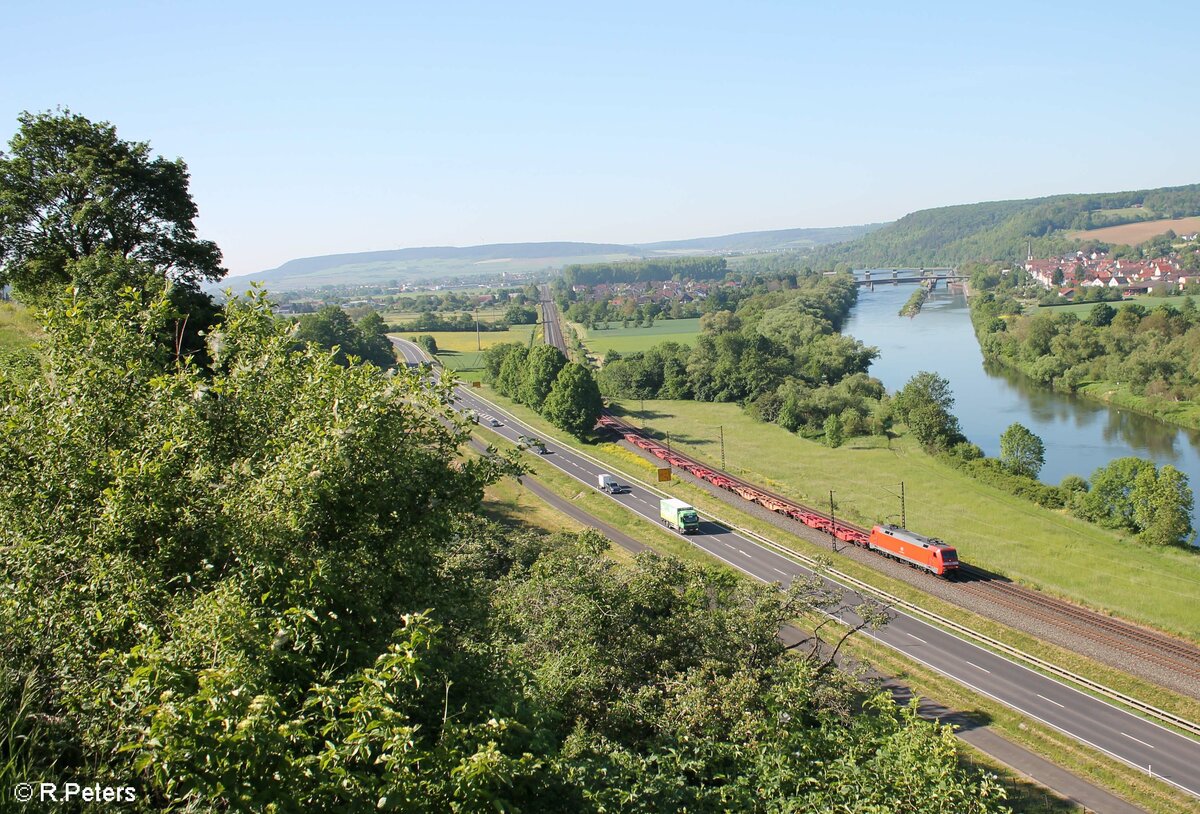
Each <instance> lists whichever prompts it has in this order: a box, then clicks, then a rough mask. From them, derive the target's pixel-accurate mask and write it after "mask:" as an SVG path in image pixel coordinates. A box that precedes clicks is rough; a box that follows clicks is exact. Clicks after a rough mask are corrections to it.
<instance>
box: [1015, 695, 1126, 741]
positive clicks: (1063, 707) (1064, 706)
mask: <svg viewBox="0 0 1200 814" xmlns="http://www.w3.org/2000/svg"><path fill="white" fill-rule="evenodd" d="M1034 695H1036V696H1037V697H1038V698H1040V699H1042V700H1043V701H1049V702H1050V703H1051V704H1054V706H1056V707H1061V708H1062V709H1066V708H1067V707H1066V705H1065V704H1060V703H1058V702H1057V701H1055V700H1054V699H1053V698H1047V697H1046V696H1044V695H1042V694H1041V693H1040V692H1035V693H1034ZM1122 734H1124V733H1122Z"/></svg>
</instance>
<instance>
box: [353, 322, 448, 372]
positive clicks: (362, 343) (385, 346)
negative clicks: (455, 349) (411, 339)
mask: <svg viewBox="0 0 1200 814" xmlns="http://www.w3.org/2000/svg"><path fill="white" fill-rule="evenodd" d="M355 327H356V328H357V329H358V351H357V353H358V356H359V358H361V359H362V360H363V361H364V362H370V363H371V364H373V365H375V366H376V367H380V368H383V369H384V370H387V369H388V368H392V367H395V366H396V346H395V345H393V344H392V340H391V339H388V335H387V330H388V326H387V323H386V322H384V321H383V317H381V316H380V315H379V313H378V312H376V311H372V312H371V313H369V314H367V315H366V316H365V317H363V318H362V319H360V320H359V321H358V323H357V324H356V325H355ZM429 338H430V339H433V337H432V336H431V337H429ZM433 353H437V345H436V344H435V345H434V350H433Z"/></svg>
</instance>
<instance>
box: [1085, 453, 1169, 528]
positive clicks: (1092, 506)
mask: <svg viewBox="0 0 1200 814" xmlns="http://www.w3.org/2000/svg"><path fill="white" fill-rule="evenodd" d="M1147 470H1149V471H1150V472H1151V473H1153V471H1154V462H1153V461H1147V460H1145V459H1143V458H1135V457H1133V456H1127V457H1124V458H1116V459H1115V460H1112V461H1109V462H1108V463H1107V464H1106V465H1104V466H1102V467H1100V468H1099V469H1097V470H1096V471H1095V472H1093V473H1092V488H1091V489H1090V490H1089V491H1088V493H1087V496H1086V497H1085V498H1084V499H1083V505H1082V511H1083V515H1084V516H1085V517H1086V518H1088V519H1089V520H1092V521H1094V522H1096V523H1099V524H1100V525H1102V526H1106V527H1108V528H1113V529H1127V530H1129V531H1137V528H1138V524H1137V521H1136V519H1135V518H1134V505H1133V490H1134V486H1135V484H1136V483H1137V481H1138V478H1139V476H1140V475H1141V474H1142V473H1143V472H1144V471H1147Z"/></svg>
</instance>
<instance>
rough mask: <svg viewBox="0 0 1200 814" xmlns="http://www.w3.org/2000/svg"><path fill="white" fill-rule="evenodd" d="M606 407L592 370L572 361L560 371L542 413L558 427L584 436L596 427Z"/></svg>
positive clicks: (580, 436) (575, 434)
mask: <svg viewBox="0 0 1200 814" xmlns="http://www.w3.org/2000/svg"><path fill="white" fill-rule="evenodd" d="M603 409H604V402H603V401H602V400H601V398H600V388H599V387H598V386H597V385H596V380H595V379H594V378H592V371H590V370H589V369H588V368H586V367H584V366H583V365H581V364H579V363H578V362H571V363H570V364H568V365H566V366H565V367H564V368H563V369H562V370H560V371H559V373H558V377H557V378H556V379H555V380H554V386H553V387H552V388H551V389H550V394H549V395H548V396H546V401H545V404H543V405H542V409H541V412H542V414H543V415H544V416H546V418H547V419H549V420H550V423H551V424H553V425H554V426H556V427H558V428H560V429H563V430H566V431H567V432H569V433H571V434H572V435H574V436H575V437H577V438H583V437H584V436H586V435H587V434H588V433H589V432H591V431H592V428H593V427H595V426H596V419H598V418H599V417H600V413H601V411H602V410H603Z"/></svg>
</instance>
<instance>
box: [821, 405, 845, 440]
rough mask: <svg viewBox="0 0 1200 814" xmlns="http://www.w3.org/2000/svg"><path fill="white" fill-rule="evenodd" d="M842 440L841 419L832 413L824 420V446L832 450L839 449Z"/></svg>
mask: <svg viewBox="0 0 1200 814" xmlns="http://www.w3.org/2000/svg"><path fill="white" fill-rule="evenodd" d="M844 440H845V433H844V432H843V430H842V419H841V418H840V417H838V415H837V414H836V413H834V414H832V415H830V416H829V417H828V418H826V419H825V445H826V446H830V447H834V448H836V447H840V446H841V445H842V442H843V441H844Z"/></svg>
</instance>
